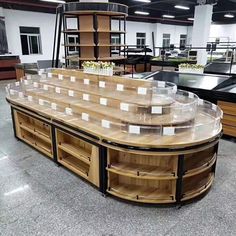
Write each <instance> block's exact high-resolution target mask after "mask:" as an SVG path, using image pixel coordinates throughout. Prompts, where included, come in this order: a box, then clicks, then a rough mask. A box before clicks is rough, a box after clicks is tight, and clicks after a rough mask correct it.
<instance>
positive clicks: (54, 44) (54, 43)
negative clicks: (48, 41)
mask: <svg viewBox="0 0 236 236" xmlns="http://www.w3.org/2000/svg"><path fill="white" fill-rule="evenodd" d="M57 24H58V11H57V10H56V23H55V31H54V41H53V53H52V67H55V61H54V59H55V58H54V57H55V47H56V37H57Z"/></svg>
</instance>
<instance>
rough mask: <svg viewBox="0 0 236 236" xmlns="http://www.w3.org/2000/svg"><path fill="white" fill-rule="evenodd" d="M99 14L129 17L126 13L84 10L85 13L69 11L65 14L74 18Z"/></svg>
mask: <svg viewBox="0 0 236 236" xmlns="http://www.w3.org/2000/svg"><path fill="white" fill-rule="evenodd" d="M95 13H96V14H99V15H104V16H114V17H122V18H123V17H124V16H127V14H126V13H122V12H113V11H95V10H91V11H89V10H87V11H86V10H83V11H67V12H65V14H66V15H67V16H70V15H73V16H79V15H90V14H91V15H92V14H95Z"/></svg>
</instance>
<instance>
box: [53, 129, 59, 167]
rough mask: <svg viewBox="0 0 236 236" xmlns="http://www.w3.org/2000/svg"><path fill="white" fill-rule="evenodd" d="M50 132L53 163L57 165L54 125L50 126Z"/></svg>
mask: <svg viewBox="0 0 236 236" xmlns="http://www.w3.org/2000/svg"><path fill="white" fill-rule="evenodd" d="M51 131H52V149H53V161H54V162H55V163H56V164H57V165H58V166H60V165H59V163H58V161H57V160H58V159H57V143H56V140H57V139H56V128H55V126H54V125H52V126H51Z"/></svg>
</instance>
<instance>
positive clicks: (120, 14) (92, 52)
mask: <svg viewBox="0 0 236 236" xmlns="http://www.w3.org/2000/svg"><path fill="white" fill-rule="evenodd" d="M127 15H128V7H127V6H125V5H122V4H117V3H92V2H91V3H83V2H71V3H66V4H62V5H59V7H58V8H57V16H56V26H55V36H54V46H53V65H52V67H58V64H59V54H60V47H61V37H62V34H63V35H64V43H63V46H64V54H65V56H64V59H65V66H66V67H68V66H71V65H72V64H73V63H74V64H78V65H79V67H80V68H81V63H82V62H83V61H108V62H109V61H115V62H120V61H124V59H126V58H125V54H124V53H123V55H122V52H121V49H124V48H125V41H126V17H127ZM71 19H75V20H76V22H77V24H76V25H77V26H73V27H74V28H70V27H71V26H69V24H68V21H69V20H71ZM112 21H115V22H114V24H112ZM112 35H118V37H119V43H118V44H113V43H112ZM69 36H74V37H75V39H76V41H75V42H74V43H70V41H69ZM114 47H115V48H116V49H118V50H117V54H115V55H114V53H113V51H112V48H114ZM70 48H74V49H76V50H75V53H73V54H72V53H71V52H70V51H69V49H70ZM123 64H124V63H123Z"/></svg>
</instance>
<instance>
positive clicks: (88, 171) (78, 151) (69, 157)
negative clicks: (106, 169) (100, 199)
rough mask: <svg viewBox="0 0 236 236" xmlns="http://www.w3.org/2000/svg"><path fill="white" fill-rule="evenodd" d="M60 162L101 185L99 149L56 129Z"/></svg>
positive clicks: (95, 183)
mask: <svg viewBox="0 0 236 236" xmlns="http://www.w3.org/2000/svg"><path fill="white" fill-rule="evenodd" d="M56 138H57V154H58V162H59V163H61V164H62V165H63V166H65V167H67V168H68V169H70V170H71V171H73V172H75V173H76V174H78V175H80V176H81V177H83V178H85V179H87V180H88V181H89V182H91V183H93V184H94V185H96V186H97V187H99V150H98V147H97V146H95V145H92V144H90V143H88V142H86V141H84V140H82V139H80V138H77V137H75V136H73V135H70V134H68V133H66V132H64V131H61V130H59V129H56Z"/></svg>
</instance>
